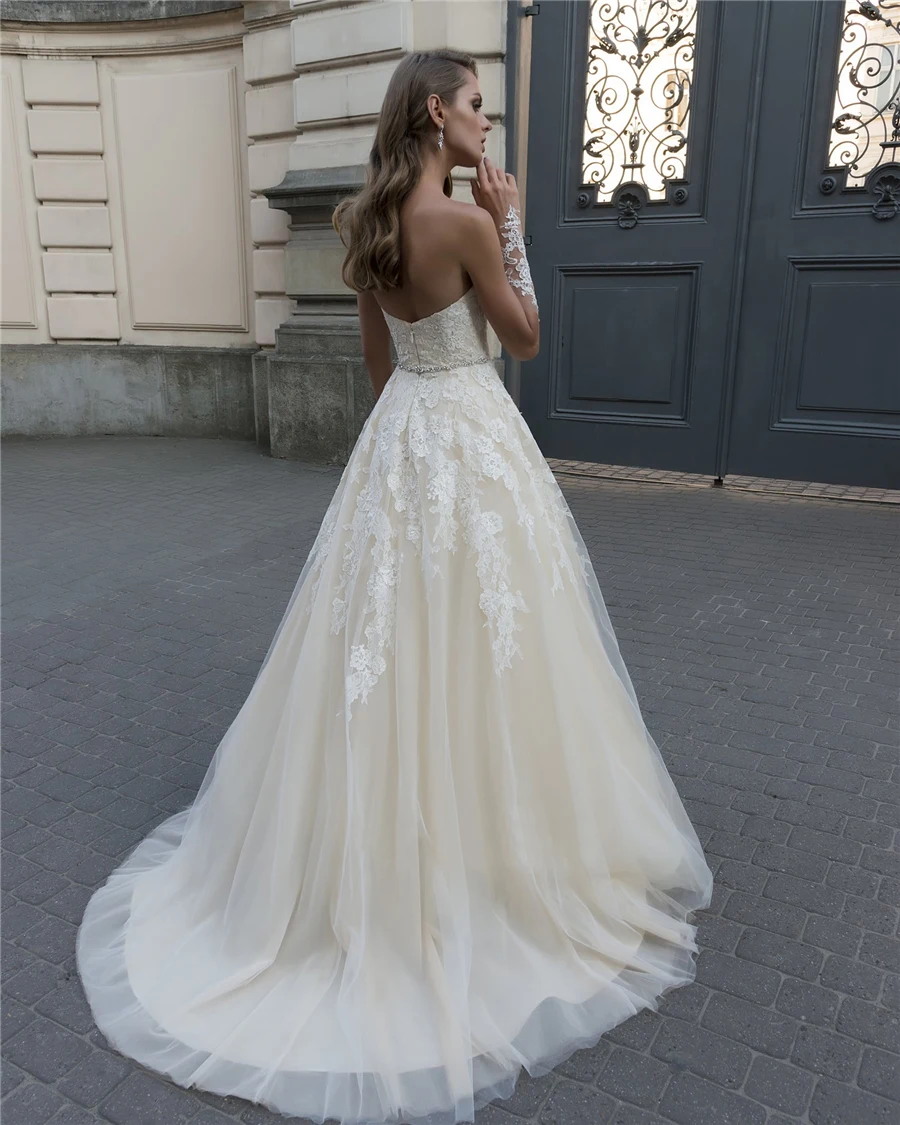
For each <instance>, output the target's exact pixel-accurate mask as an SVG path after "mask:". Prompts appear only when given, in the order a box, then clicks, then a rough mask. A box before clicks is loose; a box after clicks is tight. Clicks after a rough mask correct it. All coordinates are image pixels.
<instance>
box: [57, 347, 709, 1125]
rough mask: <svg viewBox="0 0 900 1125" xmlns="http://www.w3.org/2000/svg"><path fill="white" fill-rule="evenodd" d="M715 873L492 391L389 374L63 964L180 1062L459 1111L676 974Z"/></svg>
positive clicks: (314, 1101) (172, 1068) (479, 381)
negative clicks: (226, 701) (297, 565)
mask: <svg viewBox="0 0 900 1125" xmlns="http://www.w3.org/2000/svg"><path fill="white" fill-rule="evenodd" d="M286 518H288V519H289V518H290V515H289V513H288V514H287V515H286ZM711 883H712V879H711V873H710V870H709V868H708V866H707V864H706V861H705V859H704V856H703V852H702V849H701V847H700V844H699V841H698V839H697V836H696V833H695V832H694V829H693V827H692V825H691V823H690V821H689V820H688V817H687V815H686V813H685V810H684V808H683V806H682V804H681V801H680V799H679V797H678V794H677V792H676V790H675V788H674V785H673V783H672V781H671V778H670V777H669V775H668V773H667V771H666V768H665V765H664V763H663V760H662V758H661V756H660V753H659V750H658V749H657V746H656V744H655V742H654V741H653V739H652V737H651V735H650V733H649V731H648V730H647V728H646V726H645V724H644V721H643V719H642V717H641V712H640V709H639V706H638V702H637V699H636V696H635V692H634V688H633V686H632V684H631V680H630V678H629V675H628V672H627V670H626V668H625V665H624V663H623V661H622V657H621V655H620V653H619V648H618V645H617V643H616V639H615V635H614V632H613V629H612V625H611V623H610V620H609V615H608V613H607V610H606V607H605V605H604V602H603V598H602V596H601V593H600V589H599V586H598V584H597V579H596V576H595V574H594V570H593V568H592V566H591V563H590V560H589V558H588V554H587V550H586V548H585V545H584V542H583V540H582V537H581V535H580V533H579V531H578V528H577V526H576V524H575V522H574V519H573V518H572V515H571V512H570V511H569V508H568V506H567V504H566V501H565V499H564V497H563V496H562V493H561V492H560V490H559V488H558V486H557V484H556V481H555V479H554V478H553V475H552V473H551V472H550V470H549V468H548V466H547V464H546V461H545V460H544V458H543V456H542V455H541V453H540V450H539V449H538V447H537V445H536V443H535V442H534V439H533V437H532V435H531V433H530V431H529V430H528V428H527V426H526V425H525V422H524V420H523V419H522V417H521V415H520V414H519V412H518V410H517V409H516V407H515V404H514V403H513V402H512V400H511V399H510V397H509V395H508V394H507V392H506V390H505V388H504V387H503V384H502V383H501V382H500V380H499V379H498V377H497V375H496V373H495V372H494V370H493V368H492V367H491V366H489V365H480V366H477V367H473V368H468V369H461V370H457V371H454V372H445V373H442V374H440V375H439V376H435V377H430V378H429V377H426V376H422V375H415V374H413V373H411V372H407V371H403V370H400V369H398V370H397V371H395V373H394V374H393V376H392V377H391V379H390V380H389V382H388V385H387V387H386V388H385V390H384V392H383V393H382V395H381V396H380V398H379V399H378V402H377V403H376V406H375V408H374V410H373V411H372V413H371V414H370V416H369V418H368V420H367V422H366V425H365V427H364V429H363V432H362V434H361V435H360V438H359V441H358V442H357V444H356V447H355V448H354V450H353V454H352V456H351V458H350V461H349V463H348V464H347V466H346V468H345V470H344V472H343V475H342V477H341V480H340V482H339V484H338V487H337V490H336V492H335V495H334V497H333V499H332V502H331V504H330V506H329V509H328V512H327V513H326V516H325V519H324V520H323V523H322V526H321V528H320V531H319V534H318V537H317V539H316V543H315V544H314V546H313V549H312V551H311V552H310V555H309V558H308V559H307V561H306V563H305V565H304V567H303V570H302V572H301V574H300V576H299V578H298V581H297V584H296V587H295V589H294V592H293V594H292V596H291V598H290V600H289V602H288V605H287V608H286V610H285V612H284V616H283V618H282V620H281V623H280V624H279V626H278V628H277V630H276V632H275V635H274V637H273V640H272V643H271V645H270V647H269V650H268V652H267V654H266V656H265V659H264V660H263V663H262V666H261V668H260V671H259V673H258V675H257V677H256V680H255V682H254V685H253V687H252V689H251V691H250V693H249V695H248V697H247V699H246V701H245V703H244V705H243V706H242V708H241V710H240V712H239V713H238V715H237V716H236V718H235V719H234V721H233V723H232V724H231V726H230V727H229V729H228V731H227V732H226V734H225V736H224V737H223V739H222V741H221V743H220V744H219V746H218V749H217V750H216V753H215V755H214V757H213V760H212V762H211V764H210V767H209V769H208V771H207V773H206V776H205V777H204V780H203V783H202V785H201V787H200V791H199V793H198V796H197V798H196V799H195V801H194V802H193V804H192V805H191V806H190V807H189V808H187V809H184V810H183V811H181V812H179V813H178V814H176V815H175V816H172V817H170V818H169V819H167V820H166V821H165V822H163V823H162V824H160V825H159V826H158V827H157V828H156V829H155V830H154V831H152V832H151V833H150V834H149V835H148V836H147V837H146V838H145V839H144V840H143V841H142V842H141V843H140V844H139V845H138V846H137V848H136V849H135V850H134V851H133V852H132V853H131V854H130V855H129V856H128V858H127V859H126V860H125V861H124V862H123V863H122V864H121V865H120V866H119V867H118V868H117V869H116V870H115V871H114V872H113V874H112V875H111V876H110V878H109V880H108V881H107V882H106V884H105V885H104V886H103V887H101V888H100V889H99V890H98V891H97V892H96V893H95V894H94V896H93V897H92V899H91V900H90V903H89V905H88V907H87V910H86V913H85V916H84V920H83V923H82V925H81V928H80V930H79V933H78V940H77V962H78V968H79V971H80V974H81V977H82V981H83V983H84V987H85V991H86V994H87V997H88V1000H89V1002H90V1005H91V1008H92V1010H93V1013H94V1016H95V1019H96V1021H97V1024H98V1026H99V1027H100V1029H101V1030H102V1031H103V1033H104V1035H105V1036H106V1037H107V1038H108V1040H109V1041H110V1043H111V1044H112V1045H113V1046H114V1047H116V1048H117V1049H118V1050H120V1051H121V1052H122V1053H124V1054H126V1055H129V1056H131V1057H133V1058H134V1059H136V1060H138V1061H139V1062H141V1063H143V1064H144V1065H145V1066H147V1067H150V1068H152V1069H153V1070H156V1071H159V1072H161V1073H162V1074H165V1075H168V1076H169V1077H170V1078H171V1079H172V1080H173V1081H174V1082H176V1083H178V1084H180V1085H182V1086H194V1087H197V1088H200V1089H203V1090H209V1091H213V1092H215V1093H218V1094H221V1095H237V1096H239V1097H242V1098H246V1099H249V1100H251V1101H254V1102H258V1103H261V1104H264V1105H266V1106H269V1107H271V1108H272V1109H275V1110H277V1111H280V1112H282V1113H284V1114H287V1115H297V1116H300V1117H304V1118H310V1119H312V1120H314V1121H318V1122H322V1121H324V1120H326V1119H329V1118H333V1119H336V1120H338V1121H339V1122H341V1123H343V1125H382V1123H385V1122H391V1123H394V1122H398V1123H399V1122H410V1123H413V1125H417V1123H422V1125H424V1123H425V1122H427V1123H428V1125H455V1123H456V1122H460V1121H471V1120H473V1117H474V1112H475V1110H476V1109H477V1108H478V1107H479V1106H481V1105H483V1104H484V1103H486V1102H488V1101H491V1100H493V1099H495V1098H498V1097H499V1098H504V1097H508V1096H509V1095H510V1094H511V1093H512V1091H513V1087H514V1085H515V1082H516V1079H517V1077H518V1075H519V1074H520V1072H521V1070H522V1068H524V1069H525V1070H527V1071H528V1072H529V1073H530V1074H532V1075H539V1074H542V1073H545V1072H546V1071H548V1070H549V1069H551V1068H553V1067H554V1066H555V1065H556V1064H558V1063H559V1062H561V1061H562V1060H563V1059H565V1058H566V1057H567V1056H569V1055H570V1054H571V1053H572V1052H573V1051H575V1050H576V1049H578V1048H580V1047H584V1046H588V1045H591V1044H593V1043H595V1042H596V1041H597V1040H598V1038H599V1037H600V1036H601V1035H602V1034H603V1033H604V1032H605V1031H607V1030H608V1029H610V1028H611V1027H613V1026H615V1025H617V1024H619V1023H621V1022H622V1021H623V1020H626V1019H628V1018H629V1017H630V1016H631V1015H633V1014H634V1013H636V1012H638V1011H640V1010H641V1009H643V1008H647V1007H655V1006H656V1004H657V1002H658V998H659V996H660V995H661V994H662V993H663V992H665V991H666V990H667V989H670V988H674V987H676V986H679V985H682V984H685V983H687V982H688V981H690V980H691V979H692V978H693V975H694V955H695V953H696V941H695V926H694V924H693V922H692V920H691V912H692V911H695V910H697V909H699V908H702V907H704V906H706V905H708V903H709V900H710V894H711Z"/></svg>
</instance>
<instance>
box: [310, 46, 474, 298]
mask: <svg viewBox="0 0 900 1125" xmlns="http://www.w3.org/2000/svg"><path fill="white" fill-rule="evenodd" d="M467 70H468V71H471V73H472V74H474V75H475V76H476V77H477V76H478V70H477V67H476V65H475V60H474V59H473V58H472V57H471V55H467V54H464V53H463V52H462V51H452V50H449V49H446V50H437V51H418V52H416V53H414V54H411V55H407V56H406V58H404V59H403V60H402V62H400V64H399V65H398V66H397V69H396V70H395V71H394V73H393V74H392V75H391V80H390V82H389V83H388V88H387V93H386V94H385V96H384V102H383V104H382V107H381V113H380V114H379V117H378V126H377V128H376V130H375V142H374V144H373V145H372V151H371V153H370V155H369V163H368V165H367V166H366V179H365V183H364V184H363V187H362V188H361V190H360V191H359V193H358V194H357V195H355V196H352V197H351V198H349V199H344V200H342V201H341V202H340V203H339V204H338V206H337V207H336V208H335V211H334V216H333V218H332V222H333V224H334V229H335V230H336V231H337V232H338V234H339V235H340V238H341V242H343V244H344V245H345V246H346V247H347V256H346V258H345V259H344V265H343V267H342V269H341V276H342V277H343V279H344V284H345V285H347V286H349V287H350V288H351V289H355V290H356V291H357V292H360V291H364V290H367V289H396V288H399V287H400V285H401V269H400V208H401V206H402V204H403V202H404V200H405V199H406V198H407V197H408V196H409V193H410V192H411V191H412V190H413V188H414V187H415V186H416V184H417V183H418V182H419V178H420V177H421V175H422V163H423V160H422V158H423V154H424V152H425V150H426V146H427V145H428V144H434V143H435V142H436V131H435V128H434V123H433V122H432V120H431V115H430V114H429V112H428V105H427V101H428V97H429V95H430V94H437V95H438V96H439V97H440V99H441V101H443V102H445V103H446V104H447V105H451V104H452V103H453V101H454V99H455V97H456V92H457V91H458V90H459V88H460V87H461V86H463V85H464V84H465V81H466V74H465V72H466V71H467ZM452 191H453V181H452V180H451V178H450V177H449V176H447V178H446V179H445V181H444V195H450V194H451V193H452Z"/></svg>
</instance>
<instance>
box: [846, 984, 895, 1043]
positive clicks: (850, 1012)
mask: <svg viewBox="0 0 900 1125" xmlns="http://www.w3.org/2000/svg"><path fill="white" fill-rule="evenodd" d="M836 1026H837V1029H838V1031H840V1032H843V1033H844V1034H845V1035H849V1036H852V1037H853V1038H854V1039H859V1040H861V1041H862V1042H863V1043H871V1044H872V1045H873V1046H875V1047H884V1048H886V1049H887V1050H889V1051H895V1052H896V1050H897V1045H898V1044H900V1015H897V1014H895V1013H894V1012H888V1011H885V1009H884V1008H882V1007H880V1006H879V1005H877V1004H869V1003H867V1002H866V1001H865V1000H857V999H856V998H855V997H847V998H846V999H845V1000H843V1001H842V1002H841V1007H840V1010H839V1011H838V1018H837V1022H836Z"/></svg>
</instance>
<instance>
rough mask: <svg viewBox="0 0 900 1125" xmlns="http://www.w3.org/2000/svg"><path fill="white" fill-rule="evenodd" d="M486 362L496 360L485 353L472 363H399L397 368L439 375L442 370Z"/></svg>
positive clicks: (478, 365) (418, 373)
mask: <svg viewBox="0 0 900 1125" xmlns="http://www.w3.org/2000/svg"><path fill="white" fill-rule="evenodd" d="M485 363H489V364H491V366H493V363H494V361H493V360H492V359H491V357H490V356H489V355H483V356H479V358H478V359H475V360H472V361H471V362H470V363H453V364H450V365H449V366H448V365H447V364H436V363H432V364H428V363H398V364H397V369H398V370H399V371H411V372H412V373H413V374H414V375H439V374H440V373H441V372H442V371H463V370H465V368H467V367H481V366H482V365H483V364H485Z"/></svg>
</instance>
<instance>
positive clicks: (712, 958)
mask: <svg viewBox="0 0 900 1125" xmlns="http://www.w3.org/2000/svg"><path fill="white" fill-rule="evenodd" d="M766 936H768V935H766ZM745 937H746V934H745ZM743 940H744V939H743V938H742V939H741V941H743ZM778 940H779V942H781V941H783V939H781V938H779V939H778ZM737 954H738V956H737V957H729V956H727V955H726V954H723V953H719V952H718V951H716V950H712V949H705V950H703V951H702V952H701V953H700V956H699V957H698V958H697V980H698V981H699V982H700V983H701V984H705V985H708V986H709V987H710V988H714V989H716V990H717V991H718V992H730V993H732V995H734V996H741V997H743V998H744V999H745V1000H753V1001H754V1002H755V1003H758V1004H771V1003H772V1001H773V1000H774V999H775V997H776V996H777V995H778V989H779V987H780V986H781V976H780V975H779V974H778V973H777V972H775V971H774V970H772V969H768V968H766V967H765V966H764V965H761V964H755V963H754V961H753V960H746V959H745V958H744V954H742V953H741V942H738V947H737ZM681 991H683V990H681ZM675 995H677V992H676V993H675Z"/></svg>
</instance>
